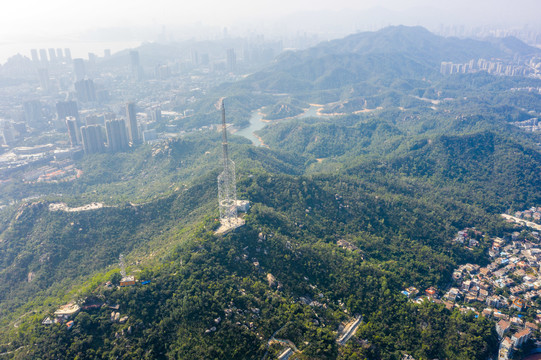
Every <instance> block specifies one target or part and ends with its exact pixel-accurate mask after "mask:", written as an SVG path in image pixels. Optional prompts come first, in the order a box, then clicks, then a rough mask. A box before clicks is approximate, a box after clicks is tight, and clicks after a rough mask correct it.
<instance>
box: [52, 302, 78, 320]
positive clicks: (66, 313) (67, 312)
mask: <svg viewBox="0 0 541 360" xmlns="http://www.w3.org/2000/svg"><path fill="white" fill-rule="evenodd" d="M79 310H80V307H79V305H77V304H74V303H69V304H66V305H64V306H61V307H60V308H59V309H58V310H56V311H55V312H54V316H55V318H56V320H57V321H64V320H68V319H69V318H71V317H72V316H73V315H75V314H77V312H79Z"/></svg>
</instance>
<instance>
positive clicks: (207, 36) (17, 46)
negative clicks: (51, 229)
mask: <svg viewBox="0 0 541 360" xmlns="http://www.w3.org/2000/svg"><path fill="white" fill-rule="evenodd" d="M199 26H200V27H201V28H205V29H206V30H207V31H206V32H201V33H199V35H200V38H195V37H190V36H188V35H185V34H183V33H180V34H177V35H178V37H174V36H173V35H171V36H169V37H167V36H164V34H158V35H156V36H155V38H154V39H141V40H137V35H136V34H137V33H139V34H142V33H143V31H142V30H141V29H138V28H132V29H131V30H133V33H134V35H132V36H126V38H123V37H122V36H120V35H119V34H129V32H128V31H127V30H130V29H128V28H124V29H123V28H115V29H112V30H114V31H116V32H117V33H116V34H115V35H116V36H113V39H114V40H107V39H106V38H103V37H99V36H98V37H96V38H94V39H92V37H88V36H87V37H83V38H80V39H77V38H67V37H66V38H58V39H57V40H53V39H44V40H43V41H41V42H40V41H30V40H28V41H21V42H16V41H4V42H0V66H1V65H3V64H5V63H6V62H7V60H8V59H9V58H11V57H13V56H16V55H18V54H20V55H22V56H25V57H27V58H30V57H31V55H30V52H31V49H42V48H45V49H48V48H55V49H56V48H62V49H64V48H70V50H71V54H72V58H85V59H88V54H89V53H94V54H95V55H97V56H98V57H102V56H103V55H104V50H106V49H108V50H110V51H111V53H112V54H114V53H117V52H121V51H123V50H128V49H132V48H137V47H140V46H141V45H142V44H144V43H163V44H168V43H175V42H180V41H188V40H194V41H209V40H213V41H218V40H221V39H223V38H224V32H227V31H228V28H218V27H205V26H203V25H199ZM391 26H421V27H423V28H425V29H427V30H428V31H430V32H432V33H435V34H438V35H443V36H446V35H445V34H440V33H439V32H438V31H435V30H434V29H430V28H429V27H427V26H424V25H409V24H388V25H385V26H381V27H375V28H373V29H362V30H361V29H357V30H356V31H351V32H349V33H336V34H333V35H335V36H330V35H332V34H327V35H329V36H327V37H320V38H319V41H318V42H320V41H326V40H332V39H338V38H342V37H346V36H349V35H353V34H356V33H360V32H374V31H379V30H382V29H384V28H387V27H391ZM459 28H460V27H458V26H456V29H459ZM487 28H488V29H490V27H487ZM106 30H107V29H95V30H94V33H95V34H100V33H102V34H103V33H104V32H105V31H106ZM469 30H471V29H466V30H465V31H469ZM500 30H508V31H509V30H513V29H512V28H511V27H508V28H500ZM514 30H520V29H514ZM182 35H184V36H182ZM258 35H263V36H264V37H265V38H267V39H274V40H277V39H283V38H284V37H286V35H282V36H279V35H275V36H274V37H273V36H268V35H267V34H258ZM296 35H297V36H304V35H306V36H317V35H320V34H314V33H305V34H298V33H297V34H296ZM227 36H230V37H231V38H242V35H241V34H235V33H232V34H228V35H227ZM447 36H449V35H447ZM451 36H454V35H451ZM245 37H249V35H248V34H245ZM463 37H474V38H475V37H478V38H479V37H481V38H484V37H487V34H485V36H481V34H479V35H478V36H474V35H473V34H465V35H464V36H463ZM539 37H540V39H541V29H540V30H539ZM521 40H522V39H521ZM522 41H524V40H522ZM525 42H526V41H525ZM526 43H527V42H526ZM529 45H532V46H534V44H529ZM537 47H539V48H541V44H538V45H537Z"/></svg>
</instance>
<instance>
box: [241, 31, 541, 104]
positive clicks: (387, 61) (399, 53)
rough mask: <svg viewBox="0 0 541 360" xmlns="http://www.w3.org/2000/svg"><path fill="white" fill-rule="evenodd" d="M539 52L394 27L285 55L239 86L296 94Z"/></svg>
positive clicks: (513, 42) (509, 44) (501, 42)
mask: <svg viewBox="0 0 541 360" xmlns="http://www.w3.org/2000/svg"><path fill="white" fill-rule="evenodd" d="M539 53H541V50H539V49H536V48H533V47H529V46H527V45H525V44H523V43H521V42H520V41H519V40H516V39H503V40H493V41H480V40H471V39H458V38H445V37H441V36H438V35H435V34H432V33H431V32H429V31H428V30H426V29H424V28H421V27H406V26H392V27H387V28H385V29H382V30H380V31H376V32H366V33H359V34H355V35H350V36H348V37H346V38H343V39H338V40H333V41H329V42H324V43H321V44H319V45H317V46H314V47H312V48H310V49H307V50H304V51H295V52H286V53H285V54H283V55H281V56H280V57H279V58H278V59H277V60H276V64H274V65H273V66H272V67H270V68H269V69H267V70H264V71H261V72H259V73H256V74H254V75H252V76H250V77H248V78H247V79H246V80H245V81H244V82H243V83H241V84H239V85H243V86H246V87H248V88H253V89H257V90H265V91H276V92H280V91H281V92H286V93H293V94H295V93H297V92H299V91H306V90H308V89H309V87H313V88H316V89H319V90H325V89H333V88H337V87H343V86H346V85H353V84H357V83H359V82H362V81H369V80H370V81H376V80H379V81H381V80H384V81H388V80H394V79H399V78H400V79H403V78H406V79H413V78H415V79H421V78H423V77H429V78H435V77H437V75H438V74H439V70H440V63H441V62H442V61H453V62H468V61H470V60H472V59H479V58H485V59H492V58H498V59H502V58H513V56H525V55H535V54H539ZM239 85H236V86H239Z"/></svg>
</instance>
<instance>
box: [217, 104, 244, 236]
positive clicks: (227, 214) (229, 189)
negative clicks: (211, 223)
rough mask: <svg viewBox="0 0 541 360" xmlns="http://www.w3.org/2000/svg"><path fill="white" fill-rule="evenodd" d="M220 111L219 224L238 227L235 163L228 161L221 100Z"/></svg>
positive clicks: (223, 109)
mask: <svg viewBox="0 0 541 360" xmlns="http://www.w3.org/2000/svg"><path fill="white" fill-rule="evenodd" d="M220 107H221V110H222V149H223V165H224V171H222V173H221V174H220V175H219V176H218V201H219V206H220V223H221V224H222V225H225V226H232V227H235V226H238V225H240V224H238V218H237V183H236V178H235V163H234V162H233V161H232V160H231V159H229V151H228V145H227V129H226V125H225V106H224V100H223V99H221V105H220Z"/></svg>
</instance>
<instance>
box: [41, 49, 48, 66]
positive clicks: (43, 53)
mask: <svg viewBox="0 0 541 360" xmlns="http://www.w3.org/2000/svg"><path fill="white" fill-rule="evenodd" d="M39 60H40V61H41V63H42V64H43V65H46V64H48V63H49V60H48V59H47V50H45V49H39Z"/></svg>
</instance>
